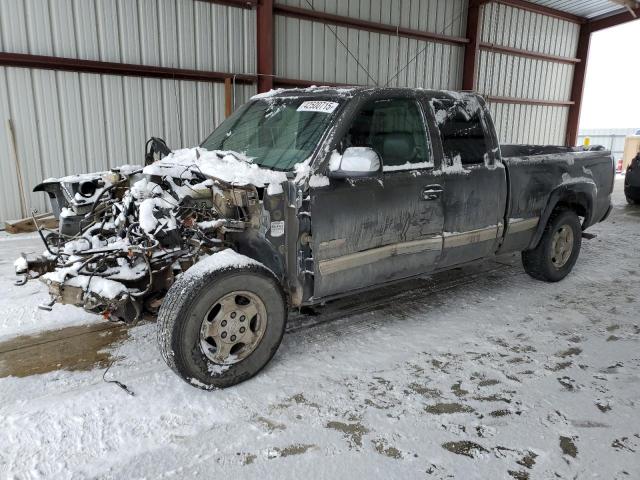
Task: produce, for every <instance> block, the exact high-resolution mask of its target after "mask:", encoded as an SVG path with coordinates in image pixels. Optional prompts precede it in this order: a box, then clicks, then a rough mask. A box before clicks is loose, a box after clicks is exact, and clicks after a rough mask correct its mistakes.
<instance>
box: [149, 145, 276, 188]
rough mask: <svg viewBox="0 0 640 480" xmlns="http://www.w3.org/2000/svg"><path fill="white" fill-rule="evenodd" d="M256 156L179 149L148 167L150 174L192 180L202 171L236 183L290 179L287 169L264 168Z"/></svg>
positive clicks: (260, 184)
mask: <svg viewBox="0 0 640 480" xmlns="http://www.w3.org/2000/svg"><path fill="white" fill-rule="evenodd" d="M251 162H252V159H251V158H249V157H247V156H245V155H243V154H241V153H237V152H232V151H221V150H214V151H209V150H205V149H203V148H199V147H196V148H186V149H182V150H176V151H174V152H172V153H171V154H170V155H168V156H167V157H165V158H163V159H162V160H159V161H157V162H155V163H153V164H151V165H148V166H146V167H145V168H144V170H143V173H144V174H145V175H149V176H159V177H166V176H169V177H172V178H177V179H181V180H191V179H193V178H194V176H195V175H197V174H198V173H200V174H202V175H204V176H206V177H208V178H211V179H215V180H219V181H221V182H223V183H226V184H229V185H234V186H245V185H253V186H255V187H258V188H261V187H268V186H269V185H280V184H281V183H282V182H284V181H286V180H287V175H286V173H285V172H279V171H275V170H269V169H267V168H262V167H260V166H259V165H257V164H255V163H251Z"/></svg>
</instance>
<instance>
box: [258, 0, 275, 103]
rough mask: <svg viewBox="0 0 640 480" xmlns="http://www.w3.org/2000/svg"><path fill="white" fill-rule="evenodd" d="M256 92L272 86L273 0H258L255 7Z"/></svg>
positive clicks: (265, 90)
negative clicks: (256, 36)
mask: <svg viewBox="0 0 640 480" xmlns="http://www.w3.org/2000/svg"><path fill="white" fill-rule="evenodd" d="M257 17H258V18H257V25H256V26H257V33H258V38H257V44H258V45H257V47H258V48H257V55H258V59H257V60H258V61H257V65H258V93H262V92H268V91H269V90H271V89H272V88H273V73H274V71H273V63H274V62H273V57H274V52H273V43H274V42H273V36H274V32H273V0H260V1H259V3H258V7H257Z"/></svg>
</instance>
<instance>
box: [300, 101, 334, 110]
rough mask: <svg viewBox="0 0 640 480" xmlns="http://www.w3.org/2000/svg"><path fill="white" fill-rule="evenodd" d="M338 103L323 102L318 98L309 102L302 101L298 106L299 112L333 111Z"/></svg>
mask: <svg viewBox="0 0 640 480" xmlns="http://www.w3.org/2000/svg"><path fill="white" fill-rule="evenodd" d="M337 106H338V104H337V103H336V102H321V101H318V100H312V101H308V102H302V103H301V104H300V106H299V107H298V111H299V112H321V113H331V112H333V111H334V110H335V109H336V107H337Z"/></svg>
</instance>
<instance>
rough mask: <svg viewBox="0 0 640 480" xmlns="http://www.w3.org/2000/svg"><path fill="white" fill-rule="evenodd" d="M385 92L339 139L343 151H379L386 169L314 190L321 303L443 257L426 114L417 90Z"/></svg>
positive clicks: (365, 105)
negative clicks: (372, 174) (368, 176)
mask: <svg viewBox="0 0 640 480" xmlns="http://www.w3.org/2000/svg"><path fill="white" fill-rule="evenodd" d="M386 93H387V95H386V96H385V97H384V98H379V99H375V98H373V99H369V100H360V102H361V105H360V106H359V108H358V109H357V110H356V111H355V113H354V114H353V115H352V116H351V118H350V119H345V120H346V121H347V122H348V124H346V125H345V127H344V129H343V134H342V135H341V138H338V139H336V144H339V145H340V147H339V148H340V149H341V151H344V149H346V148H349V147H369V148H372V149H374V150H375V151H376V152H377V153H378V155H379V156H380V158H381V160H382V164H383V171H382V172H381V173H380V174H379V175H378V176H376V177H372V178H359V179H355V178H354V179H349V178H347V179H331V180H330V183H329V185H326V186H316V187H314V186H313V185H311V188H310V200H311V202H310V205H311V229H312V249H313V258H314V293H313V297H314V298H315V299H319V298H326V297H330V296H332V295H339V294H342V293H346V292H350V291H354V290H357V289H361V288H366V287H370V286H374V285H379V284H383V283H385V282H389V281H394V280H397V279H401V278H406V277H410V276H413V275H417V274H420V273H424V272H429V271H431V270H433V268H434V266H435V264H436V262H437V261H438V258H439V257H440V253H441V251H442V227H443V221H444V216H443V208H442V199H441V190H442V189H441V185H440V174H439V173H438V172H436V171H435V169H434V161H433V159H434V155H433V149H432V146H431V141H430V138H429V136H428V134H427V130H426V128H425V125H426V124H425V117H424V111H423V109H422V107H421V105H420V103H419V102H418V101H417V99H416V98H415V95H414V94H413V93H412V92H396V93H395V94H393V95H394V96H392V97H389V96H388V92H386ZM334 155H339V152H334Z"/></svg>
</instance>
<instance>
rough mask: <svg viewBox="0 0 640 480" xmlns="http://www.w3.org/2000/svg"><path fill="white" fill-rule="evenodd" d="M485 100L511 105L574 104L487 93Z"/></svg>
mask: <svg viewBox="0 0 640 480" xmlns="http://www.w3.org/2000/svg"><path fill="white" fill-rule="evenodd" d="M484 98H485V99H486V100H487V102H493V103H510V104H513V105H540V106H543V107H569V106H572V105H573V104H574V102H572V101H563V100H536V99H534V98H516V97H499V96H491V95H487V96H485V97H484Z"/></svg>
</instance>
